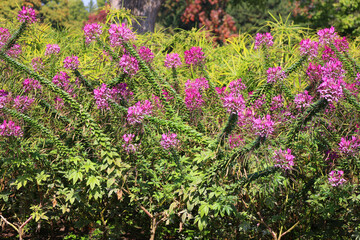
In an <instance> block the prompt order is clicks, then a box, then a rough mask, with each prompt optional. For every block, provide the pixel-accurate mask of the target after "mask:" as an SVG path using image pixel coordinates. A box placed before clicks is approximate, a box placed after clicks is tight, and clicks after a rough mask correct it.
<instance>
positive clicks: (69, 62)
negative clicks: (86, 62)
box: [64, 55, 80, 70]
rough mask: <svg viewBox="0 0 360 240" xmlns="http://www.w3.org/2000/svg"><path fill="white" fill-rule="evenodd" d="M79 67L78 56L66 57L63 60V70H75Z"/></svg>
mask: <svg viewBox="0 0 360 240" xmlns="http://www.w3.org/2000/svg"><path fill="white" fill-rule="evenodd" d="M79 65H80V62H79V58H78V56H74V55H73V56H71V57H66V58H65V60H64V68H66V69H71V70H75V69H78V68H79Z"/></svg>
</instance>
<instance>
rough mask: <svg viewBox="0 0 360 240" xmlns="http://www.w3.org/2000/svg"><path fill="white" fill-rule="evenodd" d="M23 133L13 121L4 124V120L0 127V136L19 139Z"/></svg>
mask: <svg viewBox="0 0 360 240" xmlns="http://www.w3.org/2000/svg"><path fill="white" fill-rule="evenodd" d="M22 135H23V132H22V130H21V127H20V126H16V125H15V123H14V122H13V121H9V122H6V120H4V122H3V124H1V125H0V136H6V137H10V136H14V137H21V136H22Z"/></svg>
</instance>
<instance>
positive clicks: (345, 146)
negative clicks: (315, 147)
mask: <svg viewBox="0 0 360 240" xmlns="http://www.w3.org/2000/svg"><path fill="white" fill-rule="evenodd" d="M359 147H360V140H359V139H358V138H357V137H355V136H352V137H351V139H350V140H346V138H343V137H342V138H341V141H340V143H339V150H340V152H341V153H342V154H344V155H351V156H354V155H355V154H357V153H359Z"/></svg>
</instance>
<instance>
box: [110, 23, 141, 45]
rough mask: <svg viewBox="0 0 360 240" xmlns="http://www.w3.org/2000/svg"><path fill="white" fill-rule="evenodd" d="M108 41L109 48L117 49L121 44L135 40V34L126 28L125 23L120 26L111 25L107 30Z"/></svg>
mask: <svg viewBox="0 0 360 240" xmlns="http://www.w3.org/2000/svg"><path fill="white" fill-rule="evenodd" d="M109 34H110V36H109V39H110V45H111V47H119V46H121V45H122V43H123V42H124V41H125V42H128V41H130V40H135V34H134V33H133V32H132V31H131V30H130V29H129V28H127V27H126V25H125V23H123V24H122V25H121V26H120V25H117V24H111V26H110V29H109Z"/></svg>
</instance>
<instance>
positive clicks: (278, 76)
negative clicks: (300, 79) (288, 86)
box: [266, 66, 286, 83]
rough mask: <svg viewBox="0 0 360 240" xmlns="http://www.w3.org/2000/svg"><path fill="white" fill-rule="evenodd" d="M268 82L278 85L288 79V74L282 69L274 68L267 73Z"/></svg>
mask: <svg viewBox="0 0 360 240" xmlns="http://www.w3.org/2000/svg"><path fill="white" fill-rule="evenodd" d="M266 73H267V75H268V76H267V82H268V83H276V82H279V81H282V80H283V79H285V78H286V74H285V72H284V71H282V70H281V67H280V66H279V67H273V68H269V69H268V70H267V71H266Z"/></svg>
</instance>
